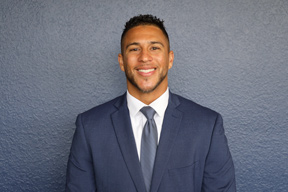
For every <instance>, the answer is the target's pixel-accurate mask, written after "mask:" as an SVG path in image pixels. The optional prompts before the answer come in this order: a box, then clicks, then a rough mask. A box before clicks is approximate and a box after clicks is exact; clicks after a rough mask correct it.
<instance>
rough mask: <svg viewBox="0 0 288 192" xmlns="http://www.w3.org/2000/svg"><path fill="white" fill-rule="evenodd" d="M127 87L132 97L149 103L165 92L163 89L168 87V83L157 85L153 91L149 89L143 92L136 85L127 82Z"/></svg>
mask: <svg viewBox="0 0 288 192" xmlns="http://www.w3.org/2000/svg"><path fill="white" fill-rule="evenodd" d="M127 88H128V91H129V93H130V94H131V95H132V96H133V97H135V98H136V99H138V100H139V101H141V102H143V103H145V104H146V105H149V104H151V103H152V102H153V101H155V100H156V99H158V98H159V97H160V96H161V95H163V93H165V91H166V90H167V88H168V84H167V85H165V86H158V87H157V88H156V89H155V90H153V91H151V92H149V93H144V92H142V91H140V90H138V89H137V88H136V87H134V86H133V85H131V84H128V85H127Z"/></svg>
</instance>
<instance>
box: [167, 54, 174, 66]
mask: <svg viewBox="0 0 288 192" xmlns="http://www.w3.org/2000/svg"><path fill="white" fill-rule="evenodd" d="M173 61H174V52H173V51H170V52H169V65H168V69H171V67H172V66H173Z"/></svg>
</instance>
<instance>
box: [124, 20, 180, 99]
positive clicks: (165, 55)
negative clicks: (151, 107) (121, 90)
mask: <svg viewBox="0 0 288 192" xmlns="http://www.w3.org/2000/svg"><path fill="white" fill-rule="evenodd" d="M173 59H174V54H173V52H172V51H169V43H168V40H167V38H166V37H165V35H164V34H163V32H162V31H161V30H160V29H159V28H158V27H156V26H153V25H140V26H137V27H134V28H132V29H130V30H129V31H128V32H127V33H126V35H125V37H124V39H123V45H122V54H119V56H118V61H119V64H120V68H121V70H122V71H125V74H126V78H127V88H128V91H129V93H131V94H132V95H133V92H134V93H135V92H138V93H139V92H140V93H151V92H153V91H158V92H163V90H164V91H165V90H166V89H167V86H168V78H167V73H168V70H169V69H170V68H171V67H172V65H173Z"/></svg>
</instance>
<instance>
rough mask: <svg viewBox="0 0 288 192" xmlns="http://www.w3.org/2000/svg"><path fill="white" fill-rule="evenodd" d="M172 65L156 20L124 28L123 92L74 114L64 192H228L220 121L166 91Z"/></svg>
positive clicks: (230, 176)
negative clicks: (103, 102) (118, 95)
mask: <svg viewBox="0 0 288 192" xmlns="http://www.w3.org/2000/svg"><path fill="white" fill-rule="evenodd" d="M173 60H174V54H173V52H172V51H171V50H170V46H169V37H168V34H167V32H166V30H165V27H164V25H163V21H161V20H159V19H158V18H156V17H154V16H152V15H139V16H136V17H133V18H132V19H130V20H129V21H128V22H127V23H126V25H125V29H124V31H123V34H122V37H121V54H119V55H118V61H119V65H120V68H121V70H122V71H124V72H125V74H126V79H127V89H128V90H127V92H126V93H125V94H124V95H122V96H120V97H118V98H116V99H114V100H112V101H109V102H107V103H105V104H102V105H100V106H97V107H95V108H93V109H90V110H89V111H87V112H84V113H83V114H80V115H79V116H78V118H77V121H76V125H77V128H76V131H75V135H74V138H73V143H72V147H71V153H70V156H69V161H68V167H67V184H66V191H77V192H79V191H80V192H81V191H83V192H88V191H105V192H114V191H115V192H134V191H135V192H136V191H138V192H145V191H146V192H150V191H151V192H178V191H179V192H180V191H191V192H194V191H195V192H200V191H207V192H210V191H229V192H234V191H236V189H235V176H234V166H233V162H232V158H231V155H230V152H229V149H228V145H227V139H226V137H225V135H224V129H223V123H222V118H221V116H220V115H219V114H218V113H216V112H214V111H212V110H210V109H208V108H205V107H202V106H200V105H198V104H196V103H194V102H192V101H190V100H187V99H184V98H183V97H180V96H178V95H175V94H173V93H171V92H169V90H168V76H167V74H168V70H169V69H170V68H171V67H172V65H173ZM147 111H148V112H147ZM149 115H150V116H149Z"/></svg>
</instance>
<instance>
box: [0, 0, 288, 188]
mask: <svg viewBox="0 0 288 192" xmlns="http://www.w3.org/2000/svg"><path fill="white" fill-rule="evenodd" d="M140 13H151V14H155V15H157V16H159V17H160V18H163V19H164V20H165V21H166V22H165V24H166V27H167V30H168V33H169V34H170V38H171V47H172V49H173V50H174V53H175V62H174V66H173V68H172V69H171V70H170V72H169V73H170V74H169V75H170V76H169V83H170V89H171V91H173V92H175V93H178V94H181V95H183V96H185V97H187V98H190V99H192V100H194V101H196V102H198V103H200V104H202V105H204V106H207V107H210V108H212V109H214V110H216V111H218V112H220V113H221V114H222V115H223V118H224V123H225V128H226V134H227V137H228V140H229V146H230V149H231V152H232V155H233V158H234V162H235V167H236V177H237V188H238V191H240V192H254V191H255V192H256V191H257V192H258V191H259V192H260V191H261V192H262V191H267V192H268V191H269V192H271V191H276V192H280V191H281V192H282V191H287V188H288V182H287V181H288V163H287V162H288V158H287V157H288V153H287V152H288V149H287V146H288V131H287V125H288V112H287V111H288V110H287V109H288V1H287V0H261V1H260V0H217V1H209V0H201V1H198V0H181V1H173V0H159V1H156V0H146V1H140V0H121V1H111V0H110V1H109V0H83V1H82V0H81V1H76V0H54V1H53V0H18V1H17V0H1V2H0V64H1V70H0V81H1V87H0V94H1V99H0V107H1V108H0V118H1V122H0V131H1V132H0V191H1V192H2V191H3V192H6V191H7V192H8V191H11V192H17V191H29V192H39V191H42V192H58V191H63V190H64V184H65V171H66V162H67V158H68V153H69V148H70V144H71V141H72V135H73V132H74V129H75V126H74V121H75V118H76V115H77V114H78V113H80V112H83V111H85V110H87V109H89V108H91V107H93V106H95V105H98V104H101V103H103V102H105V101H107V100H109V99H112V98H114V97H116V96H118V95H119V94H122V93H124V92H125V90H126V81H125V76H124V74H123V72H122V71H121V70H120V69H119V67H118V62H117V54H118V53H119V51H120V50H119V49H120V45H119V44H120V42H119V41H120V35H121V32H122V29H123V25H124V23H125V22H126V21H127V20H128V19H129V18H130V17H132V16H134V15H137V14H140Z"/></svg>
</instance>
